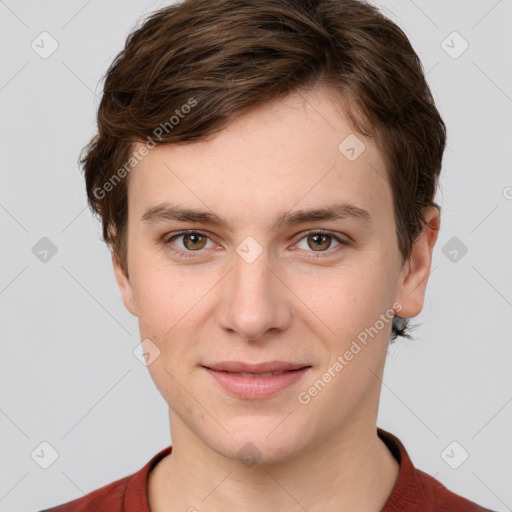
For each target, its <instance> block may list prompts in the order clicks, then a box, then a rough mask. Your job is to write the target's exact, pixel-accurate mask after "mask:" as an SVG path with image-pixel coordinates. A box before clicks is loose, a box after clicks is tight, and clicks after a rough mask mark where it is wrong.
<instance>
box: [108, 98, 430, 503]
mask: <svg viewBox="0 0 512 512" xmlns="http://www.w3.org/2000/svg"><path fill="white" fill-rule="evenodd" d="M351 133H352V129H351V128H350V126H349V124H348V122H347V120H346V118H345V116H344V115H343V112H342V111H341V110H340V109H339V108H338V107H336V104H335V103H334V102H333V100H332V96H330V95H329V94H328V91H327V90H324V89H318V88H317V89H313V90H310V91H309V92H308V93H307V94H302V95H298V94H292V95H289V96H287V97H286V99H284V100H279V101H275V102H271V103H268V104H264V105H261V106H259V107H258V108H256V109H254V110H252V111H251V112H249V113H247V114H244V115H243V116H242V117H240V118H238V119H237V120H235V121H234V122H232V123H231V124H230V125H229V126H228V127H227V128H225V129H223V130H222V131H221V132H219V133H218V134H216V135H215V136H214V137H212V138H211V139H210V140H208V141H203V142H198V143H194V144H192V145H162V146H157V147H156V148H155V149H152V150H151V151H150V152H149V154H148V155H147V156H146V157H145V158H144V159H143V160H142V161H141V162H140V163H139V164H138V166H137V167H136V168H135V169H133V170H132V172H131V174H130V176H129V183H128V205H129V208H128V235H127V236H128V276H127V275H125V274H124V273H123V271H122V269H121V267H120V265H119V263H118V261H117V259H116V257H115V255H114V256H113V265H114V270H115V275H116V280H117V282H118V285H119V288H120V291H121V295H122V298H123V301H124V304H125V306H126V307H127V308H128V310H129V311H130V312H131V313H132V314H134V315H136V316H137V317H138V319H139V326H140V335H141V340H144V339H150V340H151V341H152V343H154V345H155V346H156V347H158V349H159V351H160V354H159V356H158V357H157V358H156V359H155V360H154V361H153V362H152V363H151V364H149V365H148V369H149V371H150V374H151V377H152V379H153V380H154V382H155V385H156V386H157V388H158V389H159V391H160V392H161V394H162V396H163V397H164V399H165V400H166V402H167V404H168V406H169V421H170V427H171V431H172V444H173V450H172V454H171V455H170V456H168V457H166V458H164V459H163V460H162V461H161V462H160V463H159V464H158V465H157V466H156V467H155V469H154V470H153V471H152V472H151V473H150V476H149V482H148V495H149V503H150V508H151V510H152V511H153V512H155V511H156V512H160V511H164V510H165V511H167V512H169V511H174V510H181V511H186V510H190V511H192V510H194V509H195V510H198V511H199V512H203V511H222V510H226V509H228V507H229V506H230V505H233V506H236V508H237V510H238V511H242V512H249V511H261V510H266V511H270V512H272V511H282V510H286V511H295V510H297V511H303V510H304V509H305V510H308V511H309V512H314V511H320V510H321V511H323V512H329V511H339V510H359V511H365V512H373V511H375V512H378V511H380V510H381V509H382V507H383V506H384V504H385V502H386V500H387V499H388V497H389V495H390V494H391V492H392V489H393V486H394V484H395V482H396V478H397V476H398V470H399V465H398V463H397V461H396V460H395V459H394V457H393V456H392V454H391V452H390V451H389V450H388V448H387V447H386V446H385V444H384V443H383V442H382V441H381V440H380V439H379V438H378V436H377V431H376V421H377V412H378V403H379V396H380V390H381V385H382V382H381V378H382V374H383V370H384V363H385V359H386V353H387V345H388V340H389V335H390V332H391V322H390V321H389V322H387V323H385V326H384V328H382V329H381V330H380V331H379V333H378V335H376V336H374V337H373V338H369V342H368V344H367V345H366V346H364V347H363V348H362V350H361V351H360V352H359V353H358V354H357V355H355V356H354V357H353V359H352V360H351V361H350V362H348V364H347V365H346V366H344V368H343V370H342V371H340V372H338V373H337V374H336V376H335V377H334V378H332V379H331V380H330V382H329V383H328V384H327V385H326V386H325V388H324V389H322V390H321V392H319V393H318V394H317V395H316V396H315V397H313V398H312V399H311V400H310V402H309V403H307V404H302V403H300V402H299V401H298V399H297V396H298V393H299V392H300V391H304V390H306V391H307V390H308V388H309V387H310V386H312V385H313V383H314V382H315V381H317V380H318V379H319V378H321V377H322V375H323V374H324V373H325V372H326V371H327V369H328V368H329V367H331V366H332V365H333V363H334V362H335V361H336V360H337V357H338V356H339V355H343V354H344V353H345V352H346V351H347V350H348V349H349V348H350V346H351V343H352V341H353V340H355V339H356V337H357V335H358V334H359V333H361V332H363V331H364V330H365V328H369V327H370V326H373V325H375V323H376V321H377V320H378V319H379V315H381V314H383V313H385V312H386V311H389V310H390V309H391V310H392V309H393V304H395V305H396V304H399V305H400V308H401V309H400V311H399V313H400V315H401V316H404V317H413V316H416V315H417V314H419V313H420V311H421V309H422V307H423V300H424V294H425V288H426V285H427V281H428V276H429V272H430V266H431V257H432V251H433V248H434V244H435V242H436V240H437V235H438V231H439V212H438V210H437V209H436V208H428V209H427V210H426V211H425V215H426V219H427V220H428V221H429V222H430V227H426V228H425V229H424V231H423V233H422V234H421V236H420V237H419V239H418V240H417V241H416V242H415V244H414V247H413V252H412V255H411V258H410V259H409V261H408V262H406V264H405V265H404V266H401V259H400V252H399V248H398V243H397V237H396V232H395V220H394V215H393V203H392V191H391V188H390V186H389V184H388V182H387V181H386V179H385V178H384V176H385V171H384V162H383V159H382V156H381V154H380V152H379V151H378V149H377V147H376V146H375V144H374V143H373V142H372V141H371V140H369V139H366V138H364V137H363V136H360V135H357V136H358V138H359V139H360V140H361V141H364V144H365V146H366V149H365V150H364V151H363V152H362V154H361V155H360V156H359V157H358V158H357V159H356V160H354V161H350V160H349V159H347V158H346V157H345V156H344V155H343V154H342V153H341V152H340V151H339V150H338V146H339V144H340V143H341V142H342V141H343V140H344V139H345V137H347V136H348V135H349V134H351ZM329 170H330V171H329ZM328 171H329V172H328ZM340 200H345V201H350V202H352V203H354V204H356V205H358V206H360V207H362V208H364V209H366V210H367V211H368V212H369V213H370V214H371V217H372V218H371V222H370V223H369V224H363V223H360V222H358V221H355V220H353V219H352V220H351V219H344V220H329V221H314V222H313V221H309V222H307V223H305V224H301V225H296V226H283V227H282V228H280V229H279V230H277V231H275V232H272V231H271V229H270V228H271V226H272V223H273V220H274V217H275V216H276V215H277V214H279V213H281V212H284V211H288V210H292V211H295V210H297V209H309V208H318V207H324V206H326V205H330V204H331V203H334V202H336V201H340ZM166 201H167V202H169V203H174V204H178V205H180V206H182V207H187V208H198V209H202V210H208V211H211V212H215V213H216V214H218V215H221V216H223V217H225V218H226V219H227V221H228V222H229V223H230V225H232V227H233V231H232V232H231V231H229V230H228V229H227V228H226V227H219V226H210V225H205V224H202V223H196V222H185V223H183V222H178V221H174V220H167V221H164V222H159V223H145V222H142V221H141V216H142V214H143V213H144V212H145V211H146V210H147V209H148V208H150V207H153V206H155V205H157V204H160V203H163V202H166ZM184 229H190V230H194V229H200V230H202V231H205V232H206V233H207V234H208V236H207V237H206V239H204V238H199V239H197V238H196V239H193V240H190V239H188V241H187V240H186V237H185V238H184V237H181V238H177V239H175V240H174V241H172V242H169V241H168V242H167V243H165V241H164V240H163V238H164V237H165V236H166V235H168V234H169V233H176V232H178V231H180V230H184ZM310 229H313V230H317V229H318V230H325V231H330V232H332V233H333V234H335V235H339V236H340V237H341V238H342V239H347V237H348V238H349V239H350V240H351V241H352V243H351V244H350V245H347V246H344V245H339V243H338V242H337V241H336V239H334V238H329V237H327V239H326V241H323V240H322V239H320V244H321V247H320V248H316V246H315V240H314V239H313V240H312V237H313V238H314V236H315V234H317V235H318V233H309V234H303V233H304V232H305V231H306V230H310ZM247 237H252V238H253V239H255V240H256V241H257V243H258V244H259V246H260V247H261V249H262V251H263V252H262V253H261V255H260V256H259V257H258V258H256V259H255V260H254V261H253V262H251V263H248V262H247V261H245V260H244V259H243V258H242V257H241V256H240V255H239V253H237V251H236V249H237V247H238V246H239V244H241V242H242V241H244V240H245V239H246V238H247ZM329 242H330V243H329ZM187 243H188V244H187ZM171 247H173V248H175V249H177V250H179V249H181V250H183V251H187V250H188V253H192V252H193V253H194V255H195V256H196V257H195V258H186V257H183V256H181V257H180V256H179V255H177V254H175V253H173V252H172V250H171V249H170V248H171ZM190 248H192V249H190ZM195 248H198V250H195V251H194V250H193V249H195ZM318 254H319V255H320V256H321V257H319V258H318V259H308V258H307V256H308V255H313V256H314V255H318ZM395 309H396V308H395ZM397 312H398V311H397ZM223 360H235V361H244V362H262V361H272V360H284V361H294V362H301V363H303V364H307V365H311V367H312V368H310V370H309V373H307V374H306V375H305V376H304V377H303V378H302V379H301V380H299V382H297V383H296V384H294V385H292V386H290V387H288V388H286V389H285V390H283V391H281V392H279V393H278V394H277V395H274V396H272V397H269V398H265V399H246V400H243V399H240V398H237V397H234V396H232V395H229V394H228V393H227V392H226V391H224V390H223V389H222V388H221V387H220V386H219V385H218V384H217V382H216V381H215V380H214V379H213V378H212V377H211V376H210V375H209V374H208V373H207V372H206V371H205V370H204V369H203V368H201V365H202V364H207V363H214V362H219V361H223ZM248 442H250V443H252V444H253V445H254V446H256V447H257V449H258V451H259V454H260V459H259V462H258V463H257V464H256V465H253V466H247V465H245V464H244V463H243V462H242V461H241V460H240V458H239V457H238V456H237V452H238V450H239V449H240V448H241V447H243V446H244V445H245V444H246V443H248ZM191 507H193V508H191Z"/></svg>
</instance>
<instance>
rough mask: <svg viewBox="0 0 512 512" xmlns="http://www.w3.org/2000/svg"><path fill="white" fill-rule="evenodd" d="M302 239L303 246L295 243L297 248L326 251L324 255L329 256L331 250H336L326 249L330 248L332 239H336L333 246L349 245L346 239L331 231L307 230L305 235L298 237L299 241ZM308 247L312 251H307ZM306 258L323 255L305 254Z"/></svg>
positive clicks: (322, 255)
mask: <svg viewBox="0 0 512 512" xmlns="http://www.w3.org/2000/svg"><path fill="white" fill-rule="evenodd" d="M302 240H305V244H306V245H305V247H304V246H303V247H300V243H299V244H296V247H297V248H299V249H304V250H306V251H307V252H309V253H311V252H313V253H315V252H316V253H325V252H328V254H326V255H325V256H330V255H331V254H332V253H333V252H336V253H337V252H338V250H332V251H328V249H329V248H330V246H331V244H332V241H333V240H334V241H336V242H337V243H338V245H337V246H335V248H338V247H340V246H344V245H349V242H348V241H347V240H344V239H343V238H340V237H339V236H336V235H335V234H333V233H330V232H328V231H308V232H307V233H306V235H305V236H304V235H303V236H302V238H300V239H299V242H301V241H302ZM308 249H313V250H312V251H309V250H308ZM306 257H307V258H319V257H320V258H321V257H324V254H318V255H317V254H315V255H312V254H308V255H307V256H306Z"/></svg>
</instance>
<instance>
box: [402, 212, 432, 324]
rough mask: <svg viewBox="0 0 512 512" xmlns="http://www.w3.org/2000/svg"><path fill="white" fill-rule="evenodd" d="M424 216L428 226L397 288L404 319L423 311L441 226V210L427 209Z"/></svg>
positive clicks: (415, 245) (403, 270) (419, 239)
mask: <svg viewBox="0 0 512 512" xmlns="http://www.w3.org/2000/svg"><path fill="white" fill-rule="evenodd" d="M423 214H424V216H425V220H426V221H427V222H428V225H425V226H424V227H423V231H422V232H421V234H420V235H419V237H418V238H417V239H416V241H415V242H414V244H413V247H412V253H411V257H410V258H409V261H407V262H406V263H405V264H404V266H403V268H402V271H401V273H400V278H399V282H398V287H397V302H399V303H400V304H401V305H402V309H400V311H397V314H398V315H399V316H401V317H404V318H412V317H414V316H416V315H419V314H420V312H421V310H422V309H423V301H424V298H425V289H426V287H427V283H428V277H429V275H430V266H431V263H432V252H433V250H434V245H435V243H436V241H437V236H438V234H439V228H440V224H441V219H440V214H439V210H438V209H437V208H436V207H434V206H430V207H428V208H426V209H425V210H424V211H423Z"/></svg>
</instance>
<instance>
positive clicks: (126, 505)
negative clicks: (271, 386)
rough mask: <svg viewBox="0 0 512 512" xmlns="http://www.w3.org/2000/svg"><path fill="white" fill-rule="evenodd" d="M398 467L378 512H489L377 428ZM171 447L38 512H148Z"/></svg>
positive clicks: (388, 434)
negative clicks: (150, 492) (158, 470)
mask: <svg viewBox="0 0 512 512" xmlns="http://www.w3.org/2000/svg"><path fill="white" fill-rule="evenodd" d="M377 433H378V435H379V437H380V438H381V439H382V440H383V441H384V442H385V443H386V446H387V447H388V448H389V450H390V451H391V453H392V454H393V456H394V457H395V459H396V460H397V461H398V463H399V464H400V471H399V473H398V478H397V480H396V483H395V486H394V488H393V491H392V492H391V495H390V496H389V498H388V501H387V502H386V504H385V506H384V508H383V509H382V511H381V512H398V511H406V512H492V511H491V510H489V509H487V508H484V507H481V506H479V505H477V504H476V503H473V502H472V501H469V500H467V499H466V498H463V497H462V496H459V495H457V494H455V493H453V492H451V491H449V490H448V489H447V488H446V487H445V486H444V485H442V484H441V483H440V482H438V481H437V480H435V479H434V478H433V477H431V476H430V475H428V474H427V473H424V472H423V471H421V470H419V469H416V468H415V467H414V465H413V463H412V462H411V459H410V458H409V455H408V454H407V451H406V450H405V447H404V445H403V444H402V443H401V441H400V440H399V439H398V438H397V437H395V436H394V435H393V434H390V433H389V432H386V431H385V430H382V429H381V428H377ZM171 449H172V446H168V447H167V448H164V449H163V450H162V451H160V452H159V453H157V454H156V455H155V456H154V457H153V458H152V459H151V460H150V461H149V462H148V463H147V464H146V465H145V466H144V467H143V468H141V469H140V470H139V471H137V472H136V473H133V474H132V475H129V476H126V477H124V478H121V479H119V480H116V481H115V482H112V483H111V484H108V485H105V486H104V487H101V488H99V489H96V490H95V491H92V492H90V493H89V494H87V495H85V496H82V497H81V498H77V499H75V500H73V501H69V502H67V503H64V504H62V505H59V506H57V507H53V508H49V509H46V510H43V511H41V512H150V509H149V504H148V496H147V482H148V474H149V472H150V471H151V470H152V469H153V468H154V467H155V466H156V464H157V463H158V462H159V461H160V460H161V459H163V458H164V457H165V456H166V455H168V454H169V453H171Z"/></svg>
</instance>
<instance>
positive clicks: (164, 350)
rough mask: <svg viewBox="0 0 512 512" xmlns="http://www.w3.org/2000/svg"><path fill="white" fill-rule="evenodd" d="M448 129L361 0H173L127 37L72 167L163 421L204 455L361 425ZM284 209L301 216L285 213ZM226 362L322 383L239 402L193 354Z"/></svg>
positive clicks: (407, 60) (396, 33)
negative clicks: (344, 358)
mask: <svg viewBox="0 0 512 512" xmlns="http://www.w3.org/2000/svg"><path fill="white" fill-rule="evenodd" d="M445 139H446V133H445V125H444V123H443V121H442V119H441V117H440V115H439V113H438V111H437V109H436V107H435V104H434V101H433V98H432V95H431V93H430V90H429V88H428V85H427V83H426V81H425V77H424V75H423V71H422V66H421V64H420V61H419V59H418V57H417V55H416V53H415V52H414V50H413V49H412V47H411V45H410V43H409V41H408V39H407V37H406V36H405V34H404V33H403V32H402V31H401V30H400V28H398V27H397V26H396V25H395V24H394V23H393V22H392V21H390V20H389V19H387V18H386V17H384V16H383V15H382V14H381V13H380V12H379V11H378V10H377V9H376V8H375V7H373V6H371V5H370V4H367V3H364V2H362V1H358V0H319V1H316V2H313V1H307V0H304V1H295V0H294V1H293V2H292V1H285V0H262V1H260V2H257V3H253V2H250V1H249V0H235V1H233V0H186V1H184V2H181V3H178V4H174V5H171V6H169V7H166V8H164V9H161V10H160V11H157V12H156V13H154V14H153V15H151V16H150V17H149V18H148V19H147V20H146V21H145V22H144V23H143V24H142V26H141V27H139V28H138V29H136V30H134V31H133V32H132V33H131V34H130V35H129V37H128V39H127V42H126V45H125V48H124V49H123V51H122V52H120V53H119V55H118V56H117V57H116V59H115V61H114V62H113V63H112V65H111V67H110V68H109V70H108V72H107V74H106V77H105V85H104V93H103V97H102V101H101V104H100V107H99V111H98V134H97V135H96V136H95V137H94V138H93V139H92V140H91V142H90V143H89V144H88V146H87V147H86V148H84V153H83V155H82V159H81V163H82V165H83V169H84V172H85V178H86V185H87V194H88V199H89V203H90V206H91V208H92V210H93V212H94V213H96V214H97V215H98V216H99V217H100V219H101V221H102V226H103V236H104V239H105V241H106V243H107V244H108V245H109V247H110V248H111V250H112V257H113V264H114V269H115V273H116V279H117V281H118V284H119V287H120V290H121V293H122V297H123V300H124V303H125V305H126V307H127V308H128V309H129V310H130V311H131V312H132V313H133V314H134V315H136V316H137V317H138V318H139V324H140V331H141V339H150V340H151V341H152V343H153V344H154V346H156V347H158V350H159V352H160V355H159V357H158V358H157V359H155V361H154V362H153V363H152V364H151V365H150V366H149V369H150V372H151V374H152V377H153V379H154V380H155V383H156V385H157V386H158V388H159V389H160V391H161V392H162V395H163V396H164V398H165V399H166V400H167V402H168V404H169V406H170V409H171V410H172V411H173V412H174V413H175V415H176V421H181V422H182V423H183V424H187V425H188V427H189V428H190V430H191V431H194V432H195V433H196V434H197V435H198V437H201V438H203V439H208V440H209V443H210V444H211V446H216V449H217V450H218V451H219V452H222V453H226V454H227V453H233V452H232V451H230V450H233V449H235V448H233V443H231V444H230V439H231V441H233V439H236V440H237V441H236V443H240V442H241V443H242V444H243V441H244V440H247V439H255V438H258V439H260V444H261V446H262V448H265V449H266V450H267V451H266V453H267V454H273V456H274V457H282V456H285V455H283V454H284V453H290V452H291V451H292V450H297V449H300V446H303V445H304V446H305V444H307V443H309V445H310V446H311V445H312V443H313V440H314V439H319V437H321V436H320V434H319V433H321V432H323V433H324V434H325V433H326V432H328V431H330V430H332V429H334V428H335V427H336V426H337V425H340V424H341V423H343V422H345V423H346V424H348V423H349V422H352V423H354V422H355V421H357V419H360V420H361V421H363V416H364V414H365V413H364V412H363V408H361V406H360V404H361V403H365V404H366V406H367V407H370V408H371V409H372V411H373V413H375V414H376V405H377V391H378V389H379V386H378V382H377V380H376V375H379V373H380V372H382V367H383V364H384V359H385V354H386V348H387V344H388V342H389V341H393V340H394V339H395V338H396V337H397V336H404V337H409V338H411V336H410V334H409V333H408V330H410V327H411V326H410V325H409V324H408V322H407V319H408V318H412V317H414V316H416V315H417V314H419V312H420V311H421V309H422V306H423V298H424V292H425V287H426V284H427V280H428V272H429V266H430V256H431V253H432V249H433V246H434V243H435V241H436V237H437V232H438V230H439V211H440V207H439V206H438V205H437V204H436V203H435V202H434V196H435V192H436V189H437V185H438V177H439V173H440V170H441V162H442V155H443V151H444V147H445ZM340 203H344V204H345V208H344V209H343V213H344V215H343V218H338V219H327V217H325V220H322V219H324V217H322V216H321V215H320V213H319V211H320V210H322V209H325V208H327V207H330V206H332V205H334V204H340ZM164 204H165V206H166V207H171V206H172V207H174V208H176V209H188V210H190V209H193V210H201V211H203V212H205V213H209V214H210V216H208V217H209V218H212V217H215V218H216V219H217V221H218V222H217V223H215V224H213V223H210V222H209V219H207V218H206V217H207V216H205V215H203V216H199V217H197V216H196V217H195V218H193V219H192V217H191V216H190V214H188V216H187V215H184V214H181V215H180V218H181V220H177V219H176V218H175V216H173V215H171V214H169V212H167V213H166V214H165V213H162V211H163V209H165V208H164V206H163V205H164ZM347 205H348V206H347ZM299 210H300V211H301V212H303V213H304V212H305V211H306V210H308V211H309V210H318V211H317V212H316V213H315V215H311V214H310V215H309V218H308V219H307V220H305V219H304V218H303V219H302V221H301V223H297V222H288V221H289V220H290V217H295V218H297V217H298V215H294V214H297V212H298V211H299ZM173 217H174V218H173ZM184 219H185V221H184ZM279 220H281V222H278V221H279ZM183 230H190V232H192V231H193V233H189V235H188V236H183V233H182V236H181V237H180V236H179V235H178V232H180V231H183ZM327 231H328V233H326V232H327ZM307 232H308V233H307ZM299 235H300V236H299ZM332 235H334V237H333V236H332ZM336 237H338V238H336ZM171 238H172V239H171ZM180 251H181V252H180ZM314 256H318V257H316V258H315V257H314ZM384 317H385V318H384ZM376 326H377V327H376ZM363 332H366V333H367V335H366V342H367V343H366V344H363V342H362V339H363V338H364V336H362V333H363ZM370 332H371V335H370V334H369V333H370ZM356 340H359V344H357V342H356V344H357V345H359V347H360V351H357V349H354V348H353V347H354V345H353V342H354V341H356ZM350 350H351V351H352V354H353V357H351V358H350V361H349V362H348V363H347V364H346V367H345V366H344V367H343V369H342V370H338V373H335V375H336V377H335V378H334V376H333V373H332V372H336V370H335V369H333V365H334V364H335V361H336V360H337V356H338V355H343V354H345V353H346V352H347V351H350ZM228 359H231V360H239V361H251V362H258V361H269V360H276V359H279V360H290V359H292V360H293V361H294V362H303V363H304V364H307V365H310V366H311V368H310V371H309V373H307V374H306V376H305V377H304V380H303V381H301V384H298V386H299V387H300V389H301V390H302V391H307V389H308V388H309V387H310V386H311V385H312V384H313V383H314V382H318V379H320V380H322V375H324V372H325V371H327V370H328V369H329V368H330V369H331V370H330V372H331V378H330V379H329V384H328V385H326V386H325V387H326V389H324V390H322V391H321V392H320V391H318V389H317V392H316V393H315V392H312V393H306V394H303V395H302V397H303V399H302V403H301V401H300V397H299V398H298V395H297V390H298V388H297V387H294V388H293V392H291V391H290V390H291V389H292V388H289V389H288V391H286V392H282V393H279V394H278V395H276V396H274V397H271V398H269V399H265V400H256V401H250V400H249V401H243V402H242V401H240V400H239V399H237V398H233V397H228V396H226V395H225V394H223V392H222V391H220V390H219V389H217V387H215V386H213V385H212V386H210V384H212V383H211V382H210V381H209V379H210V376H209V375H207V374H205V372H204V371H203V370H204V369H203V368H202V367H203V366H204V365H207V364H208V363H214V362H218V361H221V360H228ZM337 368H339V366H338V367H337ZM361 368H364V369H365V371H364V372H362V371H361ZM368 370H371V371H368ZM180 386H181V388H180ZM183 386H186V388H187V389H188V390H190V393H192V394H193V395H195V396H196V397H199V396H200V397H201V402H202V403H203V404H204V407H205V408H206V409H208V410H218V411H220V414H221V417H222V420H221V423H222V425H223V427H222V428H220V427H219V425H218V424H216V422H214V421H213V419H212V418H211V417H209V416H208V415H206V418H205V413H204V411H201V410H194V406H193V404H194V402H193V401H192V400H191V398H190V396H189V394H187V393H186V392H185V391H184V390H183V389H182V388H183ZM317 388H318V386H317ZM308 396H309V399H308V398H307V397H308ZM312 397H314V400H313V399H312ZM292 398H293V402H290V400H292ZM305 402H307V403H305ZM340 404H342V405H341V406H340ZM292 405H293V406H295V407H296V409H297V412H296V414H295V416H294V422H293V425H288V426H287V427H286V428H285V429H283V430H282V433H281V434H280V433H279V432H276V433H275V434H273V435H272V436H268V437H267V435H266V434H267V433H268V431H270V430H271V428H273V427H275V425H276V419H277V417H278V416H279V415H280V414H281V415H282V411H283V406H286V407H292ZM333 409H336V410H337V413H336V414H335V415H332V414H331V411H332V410H333ZM366 410H367V409H366ZM322 411H323V412H322ZM326 414H327V415H328V417H329V420H328V421H323V422H322V424H321V426H320V420H319V418H321V419H322V420H325V419H326V416H325V415H326ZM255 418H257V420H255ZM349 418H352V419H351V420H349ZM305 432H306V434H305ZM262 433H264V435H263V434H262ZM308 433H309V434H308ZM223 436H224V437H223ZM251 436H252V437H251ZM258 436H260V437H258ZM308 436H309V437H308ZM315 436H316V437H315ZM236 443H235V444H236ZM301 443H302V444H301ZM207 444H208V443H207ZM237 446H239V444H237ZM270 456H271V455H269V457H270Z"/></svg>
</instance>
